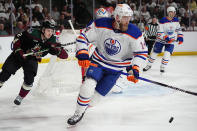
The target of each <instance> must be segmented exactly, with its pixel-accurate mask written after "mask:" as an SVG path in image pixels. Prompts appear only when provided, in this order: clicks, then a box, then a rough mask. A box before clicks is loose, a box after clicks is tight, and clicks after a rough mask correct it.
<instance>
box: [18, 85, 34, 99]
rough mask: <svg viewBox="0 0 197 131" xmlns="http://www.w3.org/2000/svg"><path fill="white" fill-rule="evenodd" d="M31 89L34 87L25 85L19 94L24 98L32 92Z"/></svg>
mask: <svg viewBox="0 0 197 131" xmlns="http://www.w3.org/2000/svg"><path fill="white" fill-rule="evenodd" d="M31 87H32V85H26V84H25V83H23V85H22V87H21V90H20V92H19V96H21V97H23V98H24V97H25V96H26V95H27V94H28V93H29V91H30V90H31Z"/></svg>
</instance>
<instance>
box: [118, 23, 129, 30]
mask: <svg viewBox="0 0 197 131" xmlns="http://www.w3.org/2000/svg"><path fill="white" fill-rule="evenodd" d="M119 25H120V30H121V31H123V32H125V31H127V30H128V25H129V24H127V23H126V24H122V23H120V24H119Z"/></svg>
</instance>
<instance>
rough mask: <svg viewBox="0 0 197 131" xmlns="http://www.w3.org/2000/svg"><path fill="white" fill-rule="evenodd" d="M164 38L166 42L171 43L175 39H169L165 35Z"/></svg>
mask: <svg viewBox="0 0 197 131" xmlns="http://www.w3.org/2000/svg"><path fill="white" fill-rule="evenodd" d="M164 40H165V41H166V42H167V43H168V44H171V43H172V42H174V41H175V39H173V38H171V39H170V38H169V37H168V36H167V35H166V36H164Z"/></svg>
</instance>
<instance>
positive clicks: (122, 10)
mask: <svg viewBox="0 0 197 131" xmlns="http://www.w3.org/2000/svg"><path fill="white" fill-rule="evenodd" d="M113 15H114V18H115V19H116V16H119V18H120V19H121V18H122V16H133V11H132V9H131V8H130V6H129V5H128V4H117V5H116V8H115V10H114V12H113Z"/></svg>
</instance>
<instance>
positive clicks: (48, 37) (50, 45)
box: [0, 20, 68, 105]
mask: <svg viewBox="0 0 197 131" xmlns="http://www.w3.org/2000/svg"><path fill="white" fill-rule="evenodd" d="M54 27H55V24H54V23H53V21H49V20H47V21H44V22H43V26H42V28H41V30H37V29H32V30H26V31H24V32H22V33H20V34H17V35H16V36H15V38H14V40H13V42H12V44H13V52H12V53H11V54H10V55H9V56H8V58H7V59H6V61H5V63H4V65H3V67H2V72H1V73H0V87H2V86H3V83H4V82H5V81H7V80H8V79H9V78H10V76H11V75H14V74H15V72H16V71H17V70H18V69H19V68H21V67H22V68H23V71H24V82H23V84H22V87H21V90H20V92H19V95H18V96H17V97H16V99H15V100H14V103H15V104H16V105H20V104H21V101H22V100H23V98H24V97H25V96H26V95H27V94H28V93H29V91H30V90H31V88H32V86H33V82H34V77H35V76H36V74H37V68H38V62H39V61H41V58H42V57H44V56H46V55H47V54H48V53H50V54H52V55H57V56H58V57H59V58H61V59H66V58H67V57H68V54H67V52H66V51H65V50H64V49H63V48H62V47H61V46H60V44H59V43H57V42H56V37H55V36H54V35H53V32H54ZM28 54H29V55H28Z"/></svg>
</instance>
